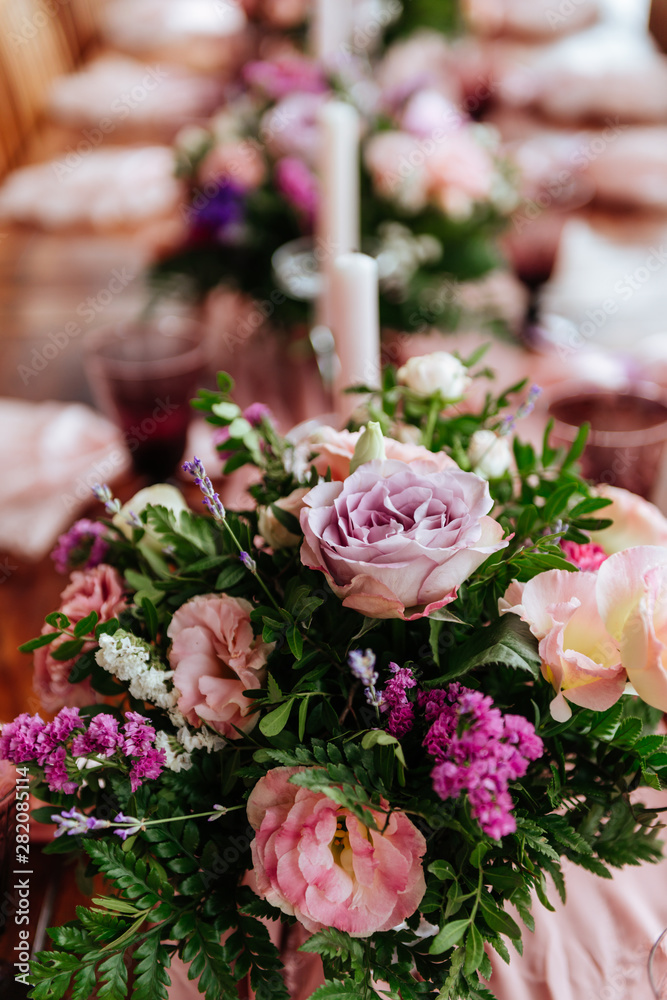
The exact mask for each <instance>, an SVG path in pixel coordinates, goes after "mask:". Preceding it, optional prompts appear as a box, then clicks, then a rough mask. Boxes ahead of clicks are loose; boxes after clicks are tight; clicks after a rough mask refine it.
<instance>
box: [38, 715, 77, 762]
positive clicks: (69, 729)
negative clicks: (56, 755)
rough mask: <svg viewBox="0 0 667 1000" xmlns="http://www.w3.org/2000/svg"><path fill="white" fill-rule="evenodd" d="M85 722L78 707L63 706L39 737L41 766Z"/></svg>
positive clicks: (39, 760)
mask: <svg viewBox="0 0 667 1000" xmlns="http://www.w3.org/2000/svg"><path fill="white" fill-rule="evenodd" d="M84 727H85V723H84V721H83V719H82V718H81V715H80V714H79V709H78V708H61V709H60V711H59V712H58V714H57V715H56V717H55V719H53V721H52V722H48V723H47V724H46V726H45V727H44V729H42V731H41V732H40V733H39V735H38V737H37V763H38V764H39V765H40V766H41V765H42V764H44V761H45V760H46V759H47V758H48V757H49V755H50V754H51V753H53V751H54V750H55V749H56V748H57V747H59V746H61V745H62V744H63V743H65V742H66V740H68V739H69V738H70V736H71V735H72V733H73V732H74V731H75V730H76V729H83V728H84Z"/></svg>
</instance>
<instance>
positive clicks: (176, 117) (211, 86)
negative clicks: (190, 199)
mask: <svg viewBox="0 0 667 1000" xmlns="http://www.w3.org/2000/svg"><path fill="white" fill-rule="evenodd" d="M119 95H120V96H119ZM221 98H222V86H221V84H220V82H219V81H218V80H216V79H215V78H214V77H210V76H202V75H201V74H199V73H192V72H189V71H188V70H186V69H184V68H183V67H182V66H174V65H169V64H167V63H160V64H158V65H150V66H149V65H146V64H144V63H142V62H139V61H138V60H136V59H131V58H130V57H129V56H123V55H119V54H117V53H114V52H108V53H105V54H104V55H101V56H99V57H98V58H97V59H94V60H92V61H91V62H89V63H87V64H86V65H85V66H83V67H82V68H81V69H80V70H79V71H78V72H77V73H68V74H67V75H66V76H59V77H58V78H57V79H56V80H54V81H53V83H52V85H51V88H50V91H49V103H48V110H49V113H50V115H51V117H52V118H55V119H56V121H58V122H61V123H62V124H64V125H69V126H71V127H73V128H82V127H83V126H88V127H89V128H91V129H92V131H91V134H90V141H91V142H93V143H94V144H96V143H99V142H102V141H106V136H111V137H112V138H111V139H109V141H110V142H113V141H115V140H114V139H113V135H114V132H115V131H116V129H119V130H123V131H125V130H126V129H128V127H129V128H132V129H145V128H150V129H160V130H164V129H167V128H174V129H175V128H178V127H180V126H181V125H184V124H186V123H187V122H188V121H190V120H191V119H193V118H204V117H206V116H207V115H209V114H211V113H212V112H213V111H214V110H215V108H216V107H217V106H218V105H219V104H220V101H221Z"/></svg>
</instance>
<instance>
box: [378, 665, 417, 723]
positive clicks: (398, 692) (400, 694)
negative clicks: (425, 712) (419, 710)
mask: <svg viewBox="0 0 667 1000" xmlns="http://www.w3.org/2000/svg"><path fill="white" fill-rule="evenodd" d="M389 670H390V672H391V675H392V676H391V677H390V678H389V680H388V681H387V683H386V685H385V687H384V690H383V691H382V694H381V698H382V711H383V712H389V719H388V720H387V724H386V726H385V729H386V730H387V732H388V733H389V735H390V736H395V737H396V739H400V738H401V737H402V736H405V735H406V733H409V732H410V730H411V729H412V726H413V724H414V717H415V707H414V705H413V703H412V702H411V701H410V700H409V698H408V696H407V694H406V692H407V691H409V690H410V689H411V688H414V687H416V686H417V681H416V679H415V675H414V674H413V672H412V670H411V669H410V667H399V665H398V664H397V663H390V664H389Z"/></svg>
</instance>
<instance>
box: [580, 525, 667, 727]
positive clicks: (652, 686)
mask: <svg viewBox="0 0 667 1000" xmlns="http://www.w3.org/2000/svg"><path fill="white" fill-rule="evenodd" d="M597 595H598V606H599V608H600V614H601V616H602V619H603V621H604V623H605V625H606V626H607V629H608V630H609V632H610V633H611V635H612V636H613V637H614V639H615V640H616V641H617V642H618V644H619V647H620V651H621V652H620V656H621V662H622V664H623V666H624V668H625V670H627V673H628V678H629V680H630V683H631V684H632V686H633V687H634V689H635V691H636V692H637V694H638V695H639V697H640V698H643V700H644V701H645V702H647V704H649V705H653V706H654V707H655V708H659V709H660V710H661V711H663V712H666V711H667V548H665V547H664V546H658V545H641V546H637V547H636V548H630V549H624V550H623V551H622V552H617V553H615V554H614V555H612V556H610V557H609V559H607V561H606V562H605V563H603V565H602V566H601V567H600V569H599V571H598V584H597Z"/></svg>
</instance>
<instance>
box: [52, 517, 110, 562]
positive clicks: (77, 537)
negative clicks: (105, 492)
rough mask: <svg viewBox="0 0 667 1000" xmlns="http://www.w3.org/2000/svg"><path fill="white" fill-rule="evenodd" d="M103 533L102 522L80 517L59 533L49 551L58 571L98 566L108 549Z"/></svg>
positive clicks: (104, 531)
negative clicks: (63, 531)
mask: <svg viewBox="0 0 667 1000" xmlns="http://www.w3.org/2000/svg"><path fill="white" fill-rule="evenodd" d="M105 533H106V527H105V525H104V524H101V523H100V522H99V521H90V520H88V518H82V519H81V520H79V521H77V522H76V523H75V524H74V525H73V526H72V527H71V528H70V529H69V531H66V532H65V533H64V534H63V535H60V537H59V538H58V542H57V544H56V546H55V548H54V549H53V551H52V553H51V558H52V559H53V561H54V563H55V565H56V569H57V570H58V572H59V573H67V572H68V571H69V570H71V569H93V568H94V567H95V566H99V564H100V563H101V562H103V561H104V557H105V556H106V554H107V552H108V549H109V543H108V541H107V540H106V538H105V537H104V535H105Z"/></svg>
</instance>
